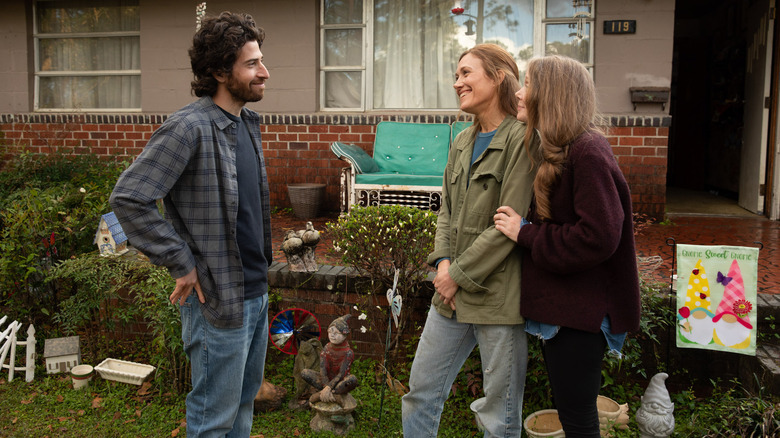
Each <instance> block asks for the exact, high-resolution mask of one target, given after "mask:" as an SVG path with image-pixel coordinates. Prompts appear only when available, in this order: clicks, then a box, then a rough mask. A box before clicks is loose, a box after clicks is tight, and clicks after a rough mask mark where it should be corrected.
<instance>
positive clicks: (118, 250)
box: [94, 211, 127, 255]
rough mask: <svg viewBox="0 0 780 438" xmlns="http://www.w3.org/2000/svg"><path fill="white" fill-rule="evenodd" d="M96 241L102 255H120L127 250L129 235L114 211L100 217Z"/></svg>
mask: <svg viewBox="0 0 780 438" xmlns="http://www.w3.org/2000/svg"><path fill="white" fill-rule="evenodd" d="M94 243H95V244H96V245H97V246H98V250H100V255H111V254H116V255H119V254H124V253H125V252H127V236H125V232H124V231H123V230H122V226H121V225H120V224H119V220H118V219H117V218H116V215H115V214H114V212H113V211H112V212H110V213H106V214H104V215H103V216H101V217H100V224H99V225H98V229H97V232H96V233H95V242H94Z"/></svg>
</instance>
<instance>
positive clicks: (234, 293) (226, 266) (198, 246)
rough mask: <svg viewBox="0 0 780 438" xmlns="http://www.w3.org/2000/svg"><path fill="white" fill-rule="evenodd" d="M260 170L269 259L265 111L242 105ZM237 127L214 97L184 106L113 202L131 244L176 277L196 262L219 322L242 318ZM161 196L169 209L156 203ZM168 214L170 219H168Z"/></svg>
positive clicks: (212, 318)
mask: <svg viewBox="0 0 780 438" xmlns="http://www.w3.org/2000/svg"><path fill="white" fill-rule="evenodd" d="M241 115H242V118H243V119H244V121H245V122H246V124H247V126H248V128H249V132H250V135H251V137H252V140H253V142H254V146H255V151H256V153H257V159H258V165H259V169H260V175H259V181H260V185H261V187H260V193H261V199H262V202H263V207H262V208H263V219H264V223H263V232H264V240H265V246H264V252H265V256H266V259H267V260H268V262H269V264H270V263H271V262H272V261H273V253H272V251H271V221H270V216H271V208H270V202H269V198H270V195H269V188H268V177H267V175H266V170H265V161H264V159H263V151H262V148H261V143H260V117H259V116H258V114H257V113H255V112H254V111H251V110H249V109H246V108H244V109H243V110H242V114H241ZM236 137H237V127H236V125H235V123H234V122H233V121H231V120H230V119H229V118H228V117H226V116H225V115H224V114H223V113H222V111H221V110H220V109H219V107H218V106H217V105H216V104H215V103H214V101H213V100H212V99H211V98H210V97H202V98H200V99H199V100H197V101H195V102H193V103H191V104H189V105H187V106H185V107H184V108H182V109H180V110H179V111H177V112H176V113H174V114H173V115H171V116H170V117H169V118H168V119H167V120H166V121H165V122H164V123H163V124H162V126H160V128H159V129H158V130H157V131H155V132H154V134H153V135H152V137H151V139H150V140H149V143H147V145H146V147H145V148H144V150H143V151H142V152H141V154H140V155H139V156H138V158H136V160H135V161H134V162H133V164H131V165H130V167H128V168H127V170H125V171H124V172H123V173H122V175H121V176H120V177H119V180H118V181H117V183H116V187H114V191H113V193H112V194H111V198H110V204H111V207H112V208H113V209H114V213H115V214H116V216H117V218H118V219H119V222H120V224H121V225H122V228H123V229H124V231H125V234H126V235H127V237H128V239H129V241H130V243H131V244H132V245H133V246H135V247H136V248H138V249H139V250H140V251H141V252H142V253H144V254H145V255H147V256H148V257H149V259H150V260H151V261H152V263H154V264H156V265H161V266H165V267H167V268H168V270H169V272H170V273H171V276H173V277H174V278H178V277H182V276H184V275H186V274H188V273H189V272H190V271H192V269H193V268H197V272H198V280H199V281H200V284H201V287H202V288H203V292H204V294H205V296H206V303H205V304H203V305H202V308H203V310H204V315H205V317H206V319H207V320H208V321H209V322H211V323H212V324H213V325H214V326H215V327H220V328H235V327H240V326H241V325H242V320H243V308H244V284H243V283H244V275H243V274H244V273H243V268H242V265H241V258H240V255H239V249H238V242H237V241H236V217H237V212H238V180H237V179H236ZM158 199H163V201H164V206H165V216H166V217H163V216H162V215H161V214H160V212H159V210H158V208H157V205H156V201H157V200H158ZM166 218H167V220H166Z"/></svg>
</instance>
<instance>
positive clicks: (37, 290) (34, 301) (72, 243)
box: [0, 154, 123, 323]
mask: <svg viewBox="0 0 780 438" xmlns="http://www.w3.org/2000/svg"><path fill="white" fill-rule="evenodd" d="M122 168H123V165H121V164H118V163H114V162H110V161H103V160H99V159H98V158H96V157H94V156H70V155H57V154H54V155H35V154H22V155H19V156H17V157H14V158H13V159H11V160H10V161H7V162H5V163H4V166H3V170H2V171H1V172H0V190H2V191H0V195H2V196H0V290H1V291H2V292H0V307H2V308H15V309H19V310H20V311H22V312H27V313H26V314H24V315H22V316H24V318H25V319H26V320H28V321H29V322H36V323H42V322H44V321H45V320H46V316H47V315H51V314H53V313H54V312H56V311H57V306H58V302H59V301H60V300H63V299H66V298H67V297H68V295H67V293H68V291H63V290H61V289H60V288H59V287H58V285H57V284H56V283H51V282H48V281H46V274H47V272H48V271H49V269H50V268H51V267H52V266H53V265H54V264H56V263H57V261H59V260H67V259H69V258H71V257H74V256H76V255H78V254H82V253H84V252H87V251H91V250H93V249H94V246H93V240H94V236H95V231H96V229H97V226H98V222H99V219H100V216H101V215H103V214H105V213H107V212H108V211H110V207H109V205H108V197H109V196H110V194H111V190H112V188H113V186H114V183H115V182H116V179H117V178H118V176H119V173H120V172H121V169H122ZM63 293H64V294H65V295H64V296H63V295H62V294H63Z"/></svg>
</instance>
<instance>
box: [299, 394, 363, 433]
mask: <svg viewBox="0 0 780 438" xmlns="http://www.w3.org/2000/svg"><path fill="white" fill-rule="evenodd" d="M341 397H342V404H341V405H339V404H338V403H326V402H323V401H318V402H315V403H311V404H310V405H309V406H310V407H311V410H313V411H314V412H315V415H314V418H312V419H311V422H310V423H309V427H310V428H311V430H313V431H315V432H319V431H329V432H333V433H335V434H336V435H346V434H347V433H349V431H351V430H353V429H354V428H355V419H354V418H353V417H352V411H354V410H355V408H356V407H357V401H356V400H355V397H352V395H351V394H344V395H342V396H341Z"/></svg>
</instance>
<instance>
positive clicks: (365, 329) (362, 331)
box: [360, 325, 368, 333]
mask: <svg viewBox="0 0 780 438" xmlns="http://www.w3.org/2000/svg"><path fill="white" fill-rule="evenodd" d="M367 331H368V329H367V328H366V326H364V325H361V326H360V333H365V332H367Z"/></svg>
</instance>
